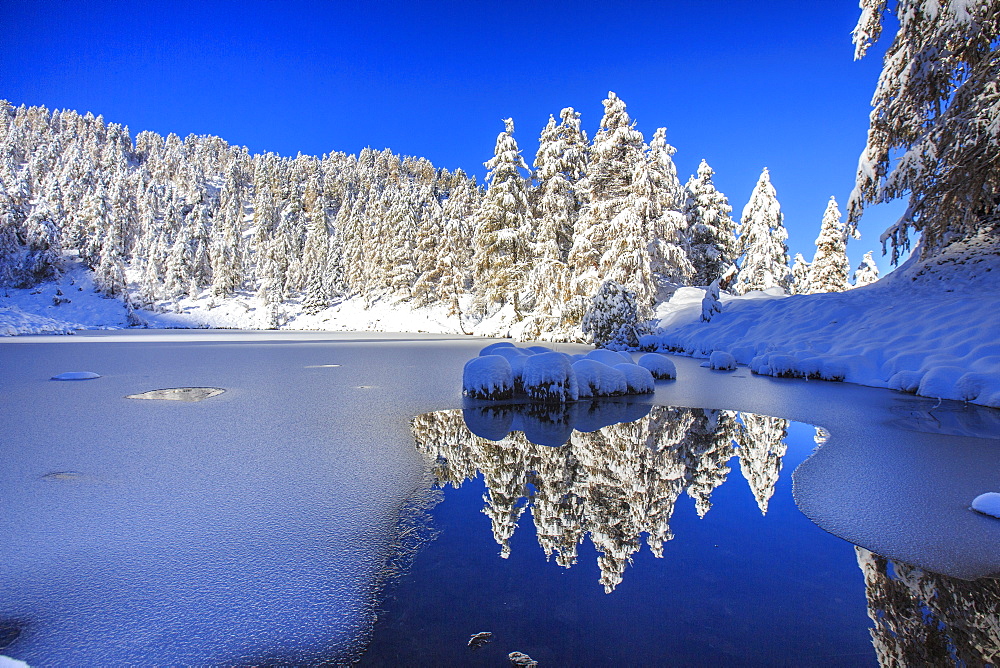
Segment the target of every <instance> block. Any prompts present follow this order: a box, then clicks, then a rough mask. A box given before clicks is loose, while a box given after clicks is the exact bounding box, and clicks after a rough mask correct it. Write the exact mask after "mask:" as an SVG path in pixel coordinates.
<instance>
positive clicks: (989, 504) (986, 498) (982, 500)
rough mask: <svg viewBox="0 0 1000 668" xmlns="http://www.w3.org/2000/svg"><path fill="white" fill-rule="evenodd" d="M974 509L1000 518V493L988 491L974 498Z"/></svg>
mask: <svg viewBox="0 0 1000 668" xmlns="http://www.w3.org/2000/svg"><path fill="white" fill-rule="evenodd" d="M972 509H973V510H975V511H976V512H980V513H983V514H984V515H990V516H991V517H996V518H1000V493H998V492H986V493H985V494H980V495H979V496H977V497H976V498H975V499H973V500H972Z"/></svg>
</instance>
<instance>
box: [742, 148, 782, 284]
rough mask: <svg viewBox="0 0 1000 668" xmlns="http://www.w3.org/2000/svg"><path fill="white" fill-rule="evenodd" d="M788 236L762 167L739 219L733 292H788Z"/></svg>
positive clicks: (776, 201)
mask: <svg viewBox="0 0 1000 668" xmlns="http://www.w3.org/2000/svg"><path fill="white" fill-rule="evenodd" d="M787 238H788V232H787V231H786V230H785V226H784V224H783V223H782V215H781V206H780V205H779V204H778V196H777V193H776V192H775V190H774V186H773V185H771V178H770V174H769V173H768V171H767V168H766V167H765V168H764V171H762V172H761V174H760V178H759V179H758V180H757V185H756V186H754V189H753V192H752V193H751V194H750V201H749V202H747V205H746V207H744V208H743V216H742V217H741V218H740V237H739V247H738V253H739V254H740V255H741V256H742V258H743V260H742V263H741V265H740V271H739V274H738V275H737V277H736V281H735V283H734V284H733V286H732V289H733V292H735V293H736V294H745V293H747V292H749V291H750V290H766V289H767V288H773V287H779V288H783V289H784V290H785V291H789V290H790V289H791V285H792V272H791V269H789V267H788V246H786V245H785V240H786V239H787Z"/></svg>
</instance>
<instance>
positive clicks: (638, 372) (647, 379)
mask: <svg viewBox="0 0 1000 668" xmlns="http://www.w3.org/2000/svg"><path fill="white" fill-rule="evenodd" d="M614 368H615V369H618V370H619V371H621V372H622V375H624V376H625V383H626V384H627V385H628V393H629V394H648V393H650V392H655V391H656V385H655V383H654V381H653V374H651V373H650V372H649V369H646V368H643V367H641V366H639V365H638V364H625V363H622V364H616V365H615V366H614Z"/></svg>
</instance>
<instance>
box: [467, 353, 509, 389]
mask: <svg viewBox="0 0 1000 668" xmlns="http://www.w3.org/2000/svg"><path fill="white" fill-rule="evenodd" d="M513 391H514V375H513V373H512V371H511V367H510V362H508V361H507V359H506V358H505V357H501V356H500V355H483V356H482V357H473V358H472V359H471V360H469V361H468V362H466V363H465V368H464V369H463V370H462V394H464V395H465V396H467V397H472V398H473V399H510V397H511V395H512V394H513Z"/></svg>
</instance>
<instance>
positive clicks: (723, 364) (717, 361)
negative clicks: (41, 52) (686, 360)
mask: <svg viewBox="0 0 1000 668" xmlns="http://www.w3.org/2000/svg"><path fill="white" fill-rule="evenodd" d="M708 367H709V368H710V369H715V370H716V371H732V370H733V369H735V368H736V358H735V357H733V356H732V355H730V354H729V353H727V352H725V351H723V350H716V351H714V352H713V353H712V354H711V355H710V356H709V358H708Z"/></svg>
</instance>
